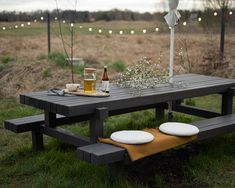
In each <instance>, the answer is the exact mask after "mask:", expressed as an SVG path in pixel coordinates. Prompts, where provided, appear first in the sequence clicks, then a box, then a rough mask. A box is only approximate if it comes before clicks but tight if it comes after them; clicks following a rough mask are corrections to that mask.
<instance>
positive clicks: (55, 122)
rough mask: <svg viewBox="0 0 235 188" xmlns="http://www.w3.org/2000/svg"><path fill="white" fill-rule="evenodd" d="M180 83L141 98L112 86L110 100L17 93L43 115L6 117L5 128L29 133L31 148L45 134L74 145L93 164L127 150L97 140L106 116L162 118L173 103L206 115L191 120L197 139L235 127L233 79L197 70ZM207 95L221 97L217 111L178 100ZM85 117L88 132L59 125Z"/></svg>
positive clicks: (39, 145)
mask: <svg viewBox="0 0 235 188" xmlns="http://www.w3.org/2000/svg"><path fill="white" fill-rule="evenodd" d="M174 81H176V82H181V83H183V86H182V87H177V86H174V85H173V86H172V85H162V86H159V87H156V88H149V89H145V90H143V92H142V94H141V96H133V94H132V93H131V91H132V90H131V89H130V88H117V87H112V88H111V96H110V97H108V98H91V97H82V96H64V97H62V96H49V95H48V94H47V91H42V92H32V93H27V94H22V95H20V102H21V103H22V104H26V105H29V106H32V107H35V108H38V109H42V110H43V111H44V114H41V115H36V116H30V117H24V118H20V119H14V120H7V121H5V128H6V129H8V130H11V131H13V132H16V133H21V132H27V131H31V132H32V145H33V150H36V151H38V150H42V149H43V134H45V135H48V136H51V137H54V138H57V139H59V140H61V141H63V142H67V143H69V144H71V145H74V146H76V147H78V149H77V153H78V157H79V158H80V159H81V160H85V161H88V162H91V163H94V164H107V163H113V162H117V161H120V160H124V158H125V157H126V152H125V150H124V149H123V148H120V147H116V146H113V145H108V144H102V143H96V142H97V139H98V138H99V137H103V126H104V125H103V124H104V121H105V119H106V118H108V117H109V116H114V115H119V114H124V113H129V112H134V111H139V110H144V109H150V108H155V109H156V119H161V118H162V117H163V116H164V110H165V109H166V108H168V104H167V102H168V101H173V110H174V111H177V112H182V113H185V114H190V115H196V116H199V117H203V118H208V119H206V120H202V121H200V122H195V123H193V124H194V125H195V126H197V127H198V128H199V130H200V132H199V135H198V139H199V140H202V139H206V138H210V137H212V136H215V135H218V134H222V133H225V132H229V131H233V130H234V128H235V126H234V125H235V115H234V114H232V105H233V96H234V95H235V80H234V79H225V78H220V77H212V76H204V75H197V74H184V75H178V76H175V77H174ZM210 94H220V95H222V103H221V104H222V105H221V112H220V113H218V112H213V111H210V110H208V109H201V108H198V107H192V106H189V105H184V104H181V102H179V101H181V100H184V99H186V98H192V97H199V96H205V95H210ZM82 121H89V125H90V136H89V137H85V136H82V135H78V134H74V133H72V132H69V131H67V130H65V129H62V128H60V127H59V126H60V125H64V124H72V123H75V122H82Z"/></svg>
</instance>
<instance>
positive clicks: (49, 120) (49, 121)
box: [44, 110, 57, 128]
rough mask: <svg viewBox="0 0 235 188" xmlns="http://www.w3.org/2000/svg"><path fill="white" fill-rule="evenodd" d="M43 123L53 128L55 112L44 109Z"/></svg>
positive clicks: (54, 125)
mask: <svg viewBox="0 0 235 188" xmlns="http://www.w3.org/2000/svg"><path fill="white" fill-rule="evenodd" d="M44 114H45V125H46V126H47V127H51V128H54V127H56V126H57V125H56V114H55V113H52V112H49V111H47V110H45V112H44Z"/></svg>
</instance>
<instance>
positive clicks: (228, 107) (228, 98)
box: [221, 89, 233, 115]
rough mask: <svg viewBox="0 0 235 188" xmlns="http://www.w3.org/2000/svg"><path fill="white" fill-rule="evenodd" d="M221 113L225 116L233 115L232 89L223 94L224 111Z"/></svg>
mask: <svg viewBox="0 0 235 188" xmlns="http://www.w3.org/2000/svg"><path fill="white" fill-rule="evenodd" d="M221 113H222V114H223V115H226V114H232V113H233V95H232V94H231V89H230V90H229V91H228V92H226V93H223V94H222V109H221Z"/></svg>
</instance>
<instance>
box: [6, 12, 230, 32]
mask: <svg viewBox="0 0 235 188" xmlns="http://www.w3.org/2000/svg"><path fill="white" fill-rule="evenodd" d="M213 15H214V16H218V12H216V11H215V12H214V13H213ZM229 15H230V16H232V15H233V12H232V11H229ZM54 19H55V20H58V17H55V18H54ZM40 20H42V21H43V20H44V17H43V16H41V17H40ZM201 21H202V18H201V17H198V22H201ZM33 22H35V23H36V22H37V19H34V21H33ZM62 22H63V23H66V21H65V20H63V21H62ZM25 25H26V24H23V23H22V24H20V25H19V26H18V25H15V26H13V27H11V26H9V27H8V28H9V29H12V28H15V29H18V28H19V27H25ZM27 25H28V26H30V25H31V23H30V22H27ZM70 26H71V27H74V26H75V24H74V23H71V24H70ZM183 26H187V22H186V21H185V22H183ZM79 28H80V29H82V28H83V26H82V25H80V26H79ZM169 29H171V27H169ZM2 30H6V27H5V26H4V27H2ZM159 30H160V29H159V27H156V28H155V31H156V32H159ZM89 31H90V32H91V31H93V29H92V28H91V27H90V28H89ZM102 32H103V31H102V29H99V30H98V33H102ZM142 32H143V34H146V33H147V29H143V31H142ZM108 33H109V34H113V31H112V30H109V31H108ZM119 34H120V35H123V34H124V31H123V30H120V31H119ZM130 34H132V35H134V34H135V31H134V30H131V32H130Z"/></svg>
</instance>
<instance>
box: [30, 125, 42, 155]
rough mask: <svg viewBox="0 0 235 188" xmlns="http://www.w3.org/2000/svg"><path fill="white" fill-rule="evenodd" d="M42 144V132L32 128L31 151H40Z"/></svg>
mask: <svg viewBox="0 0 235 188" xmlns="http://www.w3.org/2000/svg"><path fill="white" fill-rule="evenodd" d="M43 148H44V146H43V134H42V133H40V132H38V131H35V130H33V131H32V149H33V151H42V150H43Z"/></svg>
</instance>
